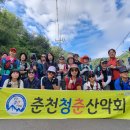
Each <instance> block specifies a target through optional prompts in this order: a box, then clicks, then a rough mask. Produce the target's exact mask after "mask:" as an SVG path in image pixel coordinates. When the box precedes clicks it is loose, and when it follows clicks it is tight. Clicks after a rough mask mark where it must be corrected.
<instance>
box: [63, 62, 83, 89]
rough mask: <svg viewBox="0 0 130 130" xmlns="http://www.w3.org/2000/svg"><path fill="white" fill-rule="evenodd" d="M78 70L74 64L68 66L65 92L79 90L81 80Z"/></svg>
mask: <svg viewBox="0 0 130 130" xmlns="http://www.w3.org/2000/svg"><path fill="white" fill-rule="evenodd" d="M79 75H80V70H79V68H78V66H77V65H76V64H72V65H71V66H70V69H69V72H68V76H66V77H65V88H66V90H81V89H82V78H81V77H79Z"/></svg>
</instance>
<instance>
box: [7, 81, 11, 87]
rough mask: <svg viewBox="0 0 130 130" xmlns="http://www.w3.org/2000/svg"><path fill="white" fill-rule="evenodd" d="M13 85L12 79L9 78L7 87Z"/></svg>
mask: <svg viewBox="0 0 130 130" xmlns="http://www.w3.org/2000/svg"><path fill="white" fill-rule="evenodd" d="M11 85H12V84H11V80H10V79H9V80H8V83H7V88H11Z"/></svg>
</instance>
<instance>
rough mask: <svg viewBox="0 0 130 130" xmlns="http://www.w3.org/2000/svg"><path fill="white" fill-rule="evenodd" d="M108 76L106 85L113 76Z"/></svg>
mask: <svg viewBox="0 0 130 130" xmlns="http://www.w3.org/2000/svg"><path fill="white" fill-rule="evenodd" d="M107 77H108V79H107V81H106V83H105V84H106V86H107V85H108V84H109V83H110V82H111V78H112V76H107Z"/></svg>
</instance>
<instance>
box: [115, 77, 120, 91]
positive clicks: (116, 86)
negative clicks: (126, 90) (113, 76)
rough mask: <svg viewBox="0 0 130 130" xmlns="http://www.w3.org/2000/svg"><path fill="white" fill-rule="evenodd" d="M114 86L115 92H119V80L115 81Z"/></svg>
mask: <svg viewBox="0 0 130 130" xmlns="http://www.w3.org/2000/svg"><path fill="white" fill-rule="evenodd" d="M114 86H115V90H121V86H120V83H119V79H117V80H116V81H115V83H114Z"/></svg>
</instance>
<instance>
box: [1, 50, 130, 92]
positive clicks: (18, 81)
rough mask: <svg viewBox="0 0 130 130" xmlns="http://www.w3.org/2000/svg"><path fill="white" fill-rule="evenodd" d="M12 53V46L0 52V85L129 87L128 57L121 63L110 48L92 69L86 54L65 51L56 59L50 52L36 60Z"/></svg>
mask: <svg viewBox="0 0 130 130" xmlns="http://www.w3.org/2000/svg"><path fill="white" fill-rule="evenodd" d="M129 53H130V51H129ZM16 54H17V50H16V48H10V51H9V54H7V53H2V55H1V59H0V87H1V88H28V89H29V88H30V89H49V90H130V78H129V70H130V57H128V59H127V61H126V62H124V61H123V60H122V59H118V58H116V50H114V49H110V50H108V56H109V58H107V59H106V58H101V60H100V63H98V65H96V67H95V68H94V67H93V66H92V65H91V62H90V61H91V60H90V57H89V56H87V55H85V56H83V57H79V55H78V54H68V57H67V59H65V57H64V56H63V55H61V56H60V57H59V59H58V62H56V61H55V58H54V55H53V54H52V53H48V54H44V53H43V54H41V57H40V59H38V60H37V56H36V54H35V53H33V54H32V55H31V56H30V57H28V56H27V54H26V53H21V54H20V56H19V58H18V57H16ZM125 63H126V64H125Z"/></svg>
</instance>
